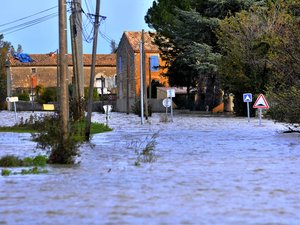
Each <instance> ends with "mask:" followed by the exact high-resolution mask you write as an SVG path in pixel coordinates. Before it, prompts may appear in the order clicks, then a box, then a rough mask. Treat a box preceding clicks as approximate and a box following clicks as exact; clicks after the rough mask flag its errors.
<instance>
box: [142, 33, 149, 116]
mask: <svg viewBox="0 0 300 225" xmlns="http://www.w3.org/2000/svg"><path fill="white" fill-rule="evenodd" d="M141 54H142V60H143V73H142V74H143V84H144V87H143V88H144V92H143V93H144V104H145V118H146V120H148V116H149V112H148V101H147V80H146V56H145V32H144V30H142V52H141ZM141 88H142V87H141Z"/></svg>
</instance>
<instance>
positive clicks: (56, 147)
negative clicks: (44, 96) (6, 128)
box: [32, 114, 82, 164]
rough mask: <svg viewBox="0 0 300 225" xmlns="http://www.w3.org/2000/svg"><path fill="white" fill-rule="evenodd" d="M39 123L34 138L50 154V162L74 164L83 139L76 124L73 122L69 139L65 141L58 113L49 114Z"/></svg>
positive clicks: (38, 146)
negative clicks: (79, 135) (79, 136)
mask: <svg viewBox="0 0 300 225" xmlns="http://www.w3.org/2000/svg"><path fill="white" fill-rule="evenodd" d="M38 123H39V126H38V127H37V133H33V134H32V138H33V140H34V141H36V142H37V148H41V149H44V150H46V151H47V152H48V153H49V154H50V156H49V163H59V164H73V163H74V162H75V158H76V156H78V155H79V146H80V143H81V141H82V140H79V139H78V138H77V136H78V134H77V126H76V124H74V123H73V124H71V127H70V133H69V135H68V139H67V140H65V141H64V140H62V137H63V134H62V129H61V125H60V123H61V119H60V116H59V115H58V114H52V115H47V116H45V117H44V118H43V121H39V122H38ZM76 135H77V136H76Z"/></svg>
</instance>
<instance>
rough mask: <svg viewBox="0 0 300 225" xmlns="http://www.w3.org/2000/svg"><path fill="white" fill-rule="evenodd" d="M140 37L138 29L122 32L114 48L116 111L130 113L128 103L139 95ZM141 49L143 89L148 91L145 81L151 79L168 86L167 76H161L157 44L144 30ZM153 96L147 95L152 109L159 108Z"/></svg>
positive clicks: (130, 105) (150, 81) (132, 103)
mask: <svg viewBox="0 0 300 225" xmlns="http://www.w3.org/2000/svg"><path fill="white" fill-rule="evenodd" d="M141 38H142V32H128V31H127V32H124V33H123V35H122V37H121V40H120V43H119V45H118V49H117V52H116V66H117V68H116V70H117V104H116V107H117V111H120V112H127V113H130V112H131V111H132V106H133V105H134V104H135V102H136V101H138V100H139V98H140V91H141V88H140V71H141V65H140V62H141V53H140V42H141ZM144 51H145V74H146V84H147V93H148V91H149V84H152V83H153V82H159V83H160V84H162V85H164V86H168V80H167V78H165V77H162V76H161V73H162V72H163V69H161V68H160V67H159V66H162V65H164V62H163V61H162V59H161V58H160V56H159V53H160V51H159V49H158V46H157V45H155V44H154V41H153V37H152V36H151V35H150V33H149V32H144ZM150 90H151V86H150ZM148 97H149V94H148ZM151 97H152V96H151ZM155 100H156V99H153V98H152V99H151V98H150V99H149V102H150V104H151V107H152V109H154V110H153V111H161V107H160V106H158V105H157V104H156V103H155ZM156 105H157V107H156ZM160 105H162V104H160Z"/></svg>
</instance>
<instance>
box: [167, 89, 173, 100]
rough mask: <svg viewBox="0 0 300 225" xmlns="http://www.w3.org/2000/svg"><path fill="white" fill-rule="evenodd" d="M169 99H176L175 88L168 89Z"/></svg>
mask: <svg viewBox="0 0 300 225" xmlns="http://www.w3.org/2000/svg"><path fill="white" fill-rule="evenodd" d="M167 97H168V98H174V97H175V89H173V88H169V89H167Z"/></svg>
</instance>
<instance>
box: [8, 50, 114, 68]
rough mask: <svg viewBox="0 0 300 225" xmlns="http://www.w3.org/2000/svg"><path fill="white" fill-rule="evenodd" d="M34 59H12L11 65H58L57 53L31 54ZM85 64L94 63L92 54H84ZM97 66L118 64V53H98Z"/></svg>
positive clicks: (70, 62) (70, 60)
mask: <svg viewBox="0 0 300 225" xmlns="http://www.w3.org/2000/svg"><path fill="white" fill-rule="evenodd" d="M29 56H30V57H31V58H32V59H33V62H31V63H22V62H20V61H19V60H16V59H13V58H11V59H10V62H11V66H56V57H57V55H56V54H52V55H51V54H49V53H48V54H29ZM68 57H69V66H72V65H73V62H72V55H70V54H69V55H68ZM83 64H84V65H85V66H91V64H92V55H91V54H84V55H83ZM96 66H111V67H113V66H116V55H115V54H97V57H96Z"/></svg>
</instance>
